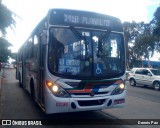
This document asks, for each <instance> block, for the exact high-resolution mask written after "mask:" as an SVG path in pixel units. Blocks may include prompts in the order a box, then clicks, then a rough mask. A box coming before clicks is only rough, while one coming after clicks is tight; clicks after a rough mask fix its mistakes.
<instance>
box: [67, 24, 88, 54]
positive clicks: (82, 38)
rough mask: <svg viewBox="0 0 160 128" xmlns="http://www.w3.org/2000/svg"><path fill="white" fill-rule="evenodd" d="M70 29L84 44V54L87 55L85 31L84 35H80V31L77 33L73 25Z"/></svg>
mask: <svg viewBox="0 0 160 128" xmlns="http://www.w3.org/2000/svg"><path fill="white" fill-rule="evenodd" d="M70 30H71V31H72V32H73V33H74V35H75V36H76V37H77V38H78V39H79V40H80V41H82V40H83V41H84V44H85V53H86V54H85V56H86V57H87V56H88V52H87V51H88V49H87V45H88V44H87V39H86V36H85V33H84V35H83V36H82V35H81V33H79V32H78V31H77V30H76V29H75V28H74V27H73V26H70Z"/></svg>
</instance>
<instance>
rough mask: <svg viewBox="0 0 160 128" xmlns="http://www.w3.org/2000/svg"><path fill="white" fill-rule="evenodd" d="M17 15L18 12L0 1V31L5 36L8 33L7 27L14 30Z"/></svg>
mask: <svg viewBox="0 0 160 128" xmlns="http://www.w3.org/2000/svg"><path fill="white" fill-rule="evenodd" d="M15 16H16V14H14V13H13V12H12V11H11V10H9V9H8V8H7V7H6V6H5V5H3V4H2V3H1V2H0V32H1V34H2V35H3V36H5V35H6V34H7V31H6V28H8V27H10V28H11V29H12V30H13V27H15V24H16V22H15V20H14V17H15Z"/></svg>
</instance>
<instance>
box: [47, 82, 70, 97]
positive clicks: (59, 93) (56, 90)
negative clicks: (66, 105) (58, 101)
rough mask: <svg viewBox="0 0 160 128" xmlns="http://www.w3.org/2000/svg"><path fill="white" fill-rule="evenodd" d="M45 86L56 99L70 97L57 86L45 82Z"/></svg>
mask: <svg viewBox="0 0 160 128" xmlns="http://www.w3.org/2000/svg"><path fill="white" fill-rule="evenodd" d="M46 85H47V87H48V88H49V89H50V90H51V92H52V94H53V95H55V96H56V97H63V98H67V97H70V95H69V94H68V93H67V92H66V91H65V90H64V89H63V88H61V87H60V86H58V85H57V84H55V83H53V82H51V81H46Z"/></svg>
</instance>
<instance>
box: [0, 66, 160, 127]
mask: <svg viewBox="0 0 160 128" xmlns="http://www.w3.org/2000/svg"><path fill="white" fill-rule="evenodd" d="M4 76H5V78H3V79H2V88H1V94H0V119H30V120H31V119H47V120H49V119H55V118H56V119H73V120H75V119H77V120H81V119H92V120H93V121H95V119H105V120H106V121H107V120H109V119H127V121H128V119H138V120H141V119H148V120H149V121H150V119H152V120H153V121H156V120H154V119H160V111H159V110H160V100H159V99H160V91H155V90H153V89H151V88H144V87H131V86H129V85H128V82H127V83H126V84H127V97H126V106H125V108H120V109H106V110H102V111H94V112H78V113H65V114H54V115H45V114H44V113H43V111H42V110H41V109H40V108H39V107H38V106H37V105H35V104H34V103H33V101H32V99H31V97H30V96H29V94H28V93H27V92H26V91H25V90H23V89H22V88H19V86H18V81H17V80H16V79H15V70H14V69H6V70H5V71H4ZM118 121H119V120H118ZM124 121H126V120H124ZM129 121H130V120H129ZM131 121H132V120H131ZM158 123H160V122H158ZM73 124H74V123H73ZM91 124H92V123H90V125H89V126H91V127H92V128H94V127H97V125H98V127H106V125H105V123H104V124H103V125H100V124H97V125H95V122H93V124H94V125H91ZM126 124H128V123H126ZM126 124H125V125H116V126H114V125H111V126H108V125H107V128H110V127H111V128H113V127H114V128H131V127H136V128H153V127H154V128H158V127H160V124H159V125H154V126H153V125H126ZM72 126H76V127H88V126H87V125H83V126H82V125H75V124H74V125H72ZM12 127H13V126H12ZM45 127H46V126H45ZM47 127H50V126H47ZM57 127H64V125H63V126H59V125H58V126H57ZM65 127H69V126H65Z"/></svg>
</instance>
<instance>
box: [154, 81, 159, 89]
mask: <svg viewBox="0 0 160 128" xmlns="http://www.w3.org/2000/svg"><path fill="white" fill-rule="evenodd" d="M154 89H155V90H159V89H160V84H159V83H157V82H156V83H155V84H154Z"/></svg>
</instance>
